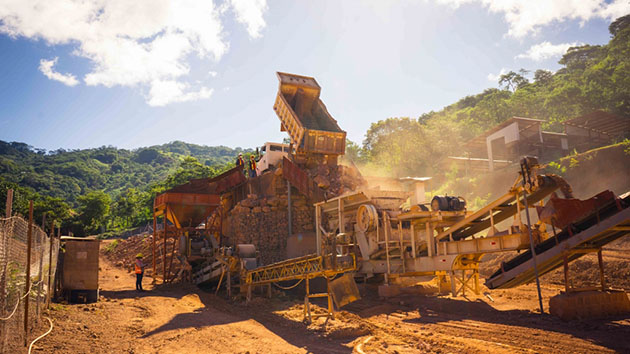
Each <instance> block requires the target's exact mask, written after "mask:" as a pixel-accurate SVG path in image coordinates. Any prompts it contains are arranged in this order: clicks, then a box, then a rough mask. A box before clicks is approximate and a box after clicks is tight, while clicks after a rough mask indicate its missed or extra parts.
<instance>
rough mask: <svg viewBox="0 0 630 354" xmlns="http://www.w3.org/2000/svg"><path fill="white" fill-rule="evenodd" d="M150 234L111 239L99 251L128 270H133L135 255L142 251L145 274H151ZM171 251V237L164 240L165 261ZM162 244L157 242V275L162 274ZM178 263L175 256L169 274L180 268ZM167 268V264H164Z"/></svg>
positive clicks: (175, 272)
mask: <svg viewBox="0 0 630 354" xmlns="http://www.w3.org/2000/svg"><path fill="white" fill-rule="evenodd" d="M152 237H153V236H152V235H150V234H139V235H134V236H131V237H129V238H128V239H125V240H123V239H120V240H114V241H111V243H106V244H103V245H102V247H101V251H102V252H104V253H105V256H106V257H107V258H108V259H109V260H110V261H112V263H114V264H115V265H116V266H118V267H121V268H124V269H126V270H127V271H128V272H133V271H134V264H135V261H136V255H137V254H138V253H142V254H143V256H144V258H143V259H142V261H143V262H144V264H146V265H147V267H146V268H145V275H147V276H153V275H152V273H153V254H152V250H151V243H152ZM172 251H173V239H172V238H169V239H168V240H167V241H166V252H167V255H166V261H167V262H170V255H171V252H172ZM162 252H163V251H162V245H161V242H160V244H158V248H157V252H156V258H157V259H156V261H157V265H156V268H157V272H158V276H160V277H161V276H162V262H163V257H162ZM180 266H181V265H180V263H179V260H178V259H177V257H174V258H173V266H172V268H171V276H172V275H173V274H177V273H178V272H179V269H180ZM166 267H167V269H168V267H169V264H168V263H167V264H166Z"/></svg>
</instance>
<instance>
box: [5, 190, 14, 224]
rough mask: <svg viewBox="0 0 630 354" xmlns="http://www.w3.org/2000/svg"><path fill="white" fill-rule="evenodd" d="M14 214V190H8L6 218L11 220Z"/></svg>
mask: <svg viewBox="0 0 630 354" xmlns="http://www.w3.org/2000/svg"><path fill="white" fill-rule="evenodd" d="M12 213H13V189H9V190H7V209H6V214H5V215H6V218H7V219H8V218H10V217H11V214H12Z"/></svg>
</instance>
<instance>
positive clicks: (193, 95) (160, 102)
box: [147, 80, 213, 107]
mask: <svg viewBox="0 0 630 354" xmlns="http://www.w3.org/2000/svg"><path fill="white" fill-rule="evenodd" d="M212 92H213V90H212V89H209V88H207V87H203V86H202V87H201V88H199V89H198V90H190V87H189V85H188V84H186V83H183V82H178V81H175V80H157V81H154V82H152V83H151V91H149V96H148V97H147V100H148V103H149V105H151V106H158V107H159V106H165V105H167V104H169V103H174V102H188V101H196V100H199V99H204V98H210V96H212Z"/></svg>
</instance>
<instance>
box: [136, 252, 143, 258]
mask: <svg viewBox="0 0 630 354" xmlns="http://www.w3.org/2000/svg"><path fill="white" fill-rule="evenodd" d="M142 257H144V256H143V255H142V253H138V254H137V255H136V258H142Z"/></svg>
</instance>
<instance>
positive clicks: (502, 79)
mask: <svg viewBox="0 0 630 354" xmlns="http://www.w3.org/2000/svg"><path fill="white" fill-rule="evenodd" d="M527 74H528V71H527V70H525V69H520V70H519V71H518V73H516V72H514V71H511V70H510V71H508V72H507V73H505V74H503V75H501V76H499V85H501V86H503V87H504V88H506V89H508V90H510V91H516V90H517V89H519V88H521V87H523V86H525V85H527V84H528V83H529V80H527V78H526V77H525V75H527Z"/></svg>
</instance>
